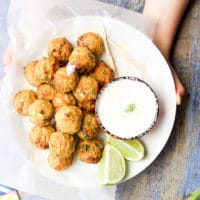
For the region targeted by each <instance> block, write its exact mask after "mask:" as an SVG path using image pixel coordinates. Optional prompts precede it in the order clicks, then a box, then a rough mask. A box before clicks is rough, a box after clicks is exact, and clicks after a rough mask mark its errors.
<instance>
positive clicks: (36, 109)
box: [28, 99, 54, 126]
mask: <svg viewBox="0 0 200 200" xmlns="http://www.w3.org/2000/svg"><path fill="white" fill-rule="evenodd" d="M53 114H54V108H53V105H52V104H51V103H50V102H49V101H47V100H45V99H37V100H35V101H34V102H33V103H32V104H31V105H30V106H29V109H28V115H29V119H30V120H31V122H32V123H34V124H35V125H38V126H44V125H48V124H49V123H50V121H51V119H52V117H53Z"/></svg>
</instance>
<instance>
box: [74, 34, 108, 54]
mask: <svg viewBox="0 0 200 200" xmlns="http://www.w3.org/2000/svg"><path fill="white" fill-rule="evenodd" d="M77 43H78V46H82V47H87V48H88V49H89V50H90V51H91V52H92V53H93V54H94V55H95V56H100V55H102V54H103V52H104V49H105V47H104V42H103V39H102V38H101V36H100V35H99V34H96V33H92V32H88V33H84V34H83V35H81V37H79V38H78V42H77Z"/></svg>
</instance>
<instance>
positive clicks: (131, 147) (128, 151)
mask: <svg viewBox="0 0 200 200" xmlns="http://www.w3.org/2000/svg"><path fill="white" fill-rule="evenodd" d="M108 143H109V144H111V145H112V146H114V147H115V148H117V149H118V150H119V151H120V152H121V153H122V155H123V156H124V158H125V159H126V160H130V161H138V160H141V159H142V158H143V157H144V147H143V145H142V143H141V142H140V141H139V140H136V139H135V140H119V139H116V138H114V137H110V136H108Z"/></svg>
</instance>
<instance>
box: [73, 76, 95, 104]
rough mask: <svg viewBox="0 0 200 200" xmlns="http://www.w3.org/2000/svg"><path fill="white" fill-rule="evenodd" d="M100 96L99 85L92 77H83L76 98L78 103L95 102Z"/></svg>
mask: <svg viewBox="0 0 200 200" xmlns="http://www.w3.org/2000/svg"><path fill="white" fill-rule="evenodd" d="M97 94H98V83H97V81H96V80H95V79H94V78H93V77H92V76H81V78H80V81H79V83H78V85H77V87H76V88H75V90H74V96H75V97H76V98H77V99H78V101H90V100H95V99H96V97H97Z"/></svg>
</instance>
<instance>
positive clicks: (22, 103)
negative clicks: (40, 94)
mask: <svg viewBox="0 0 200 200" xmlns="http://www.w3.org/2000/svg"><path fill="white" fill-rule="evenodd" d="M36 98H37V95H36V93H35V92H34V91H33V90H22V91H20V92H18V93H17V94H16V95H15V97H14V104H15V108H16V110H17V112H18V113H19V114H21V115H24V116H26V115H28V109H29V106H30V105H31V104H32V103H33V102H34V101H35V100H36Z"/></svg>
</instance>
